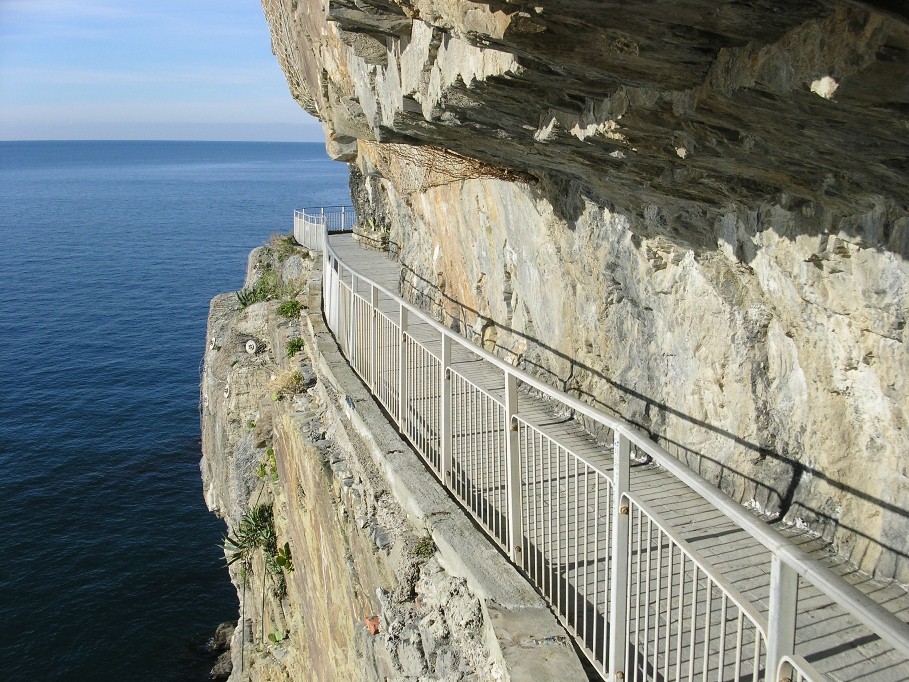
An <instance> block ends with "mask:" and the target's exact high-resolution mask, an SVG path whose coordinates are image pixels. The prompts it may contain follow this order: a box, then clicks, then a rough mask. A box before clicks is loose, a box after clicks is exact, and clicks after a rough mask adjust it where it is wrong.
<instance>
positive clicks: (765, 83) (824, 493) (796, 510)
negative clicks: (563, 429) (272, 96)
mask: <svg viewBox="0 0 909 682" xmlns="http://www.w3.org/2000/svg"><path fill="white" fill-rule="evenodd" d="M264 6H265V9H266V15H267V16H268V17H269V20H270V22H271V25H272V32H273V36H274V46H275V51H276V54H277V55H278V59H279V61H280V62H281V64H282V66H283V68H284V70H285V72H286V73H287V75H288V82H289V84H290V87H291V92H292V94H293V95H294V96H295V97H296V98H297V99H298V100H299V101H300V102H301V104H303V106H304V107H306V108H307V109H308V110H310V111H311V112H313V113H315V114H317V115H318V116H319V117H320V118H321V119H322V120H323V122H324V124H325V129H326V137H327V140H328V148H329V151H330V152H331V153H332V154H334V155H335V156H337V157H338V158H340V159H343V160H346V161H349V162H352V163H355V164H356V168H357V172H356V173H355V174H354V183H353V188H354V196H355V201H356V203H357V205H358V209H359V214H360V215H361V216H368V217H370V218H371V219H372V221H373V224H375V225H380V226H382V227H384V228H387V229H388V230H390V234H391V242H392V244H393V247H394V248H395V250H396V251H397V252H398V253H399V256H400V259H401V262H402V264H403V265H404V266H405V277H404V284H403V290H404V293H405V294H407V295H409V296H412V297H414V298H418V299H420V300H422V301H424V302H426V303H427V304H428V305H429V306H430V307H432V308H434V309H435V310H436V311H437V312H438V313H439V314H440V315H441V316H442V317H443V319H445V320H446V321H447V322H449V323H450V324H456V325H458V326H459V327H460V328H461V329H463V330H464V331H465V333H470V334H472V335H475V337H476V338H477V339H478V340H479V341H481V342H483V343H485V344H486V345H487V346H489V347H494V348H497V349H499V350H500V351H501V352H502V353H503V354H506V355H507V356H508V357H512V358H514V359H515V361H517V362H520V363H523V364H524V366H526V367H527V368H528V369H531V370H533V371H536V372H538V373H540V374H541V375H543V376H547V377H548V378H549V380H551V381H552V382H553V383H554V384H555V385H558V386H559V387H561V388H564V389H565V390H568V391H571V392H573V393H575V394H578V395H581V396H583V397H585V399H587V400H589V401H591V402H593V403H595V404H597V405H599V406H600V407H601V408H603V409H605V410H607V411H610V412H614V413H618V414H620V415H621V416H623V417H624V418H626V419H629V420H631V421H633V422H635V423H637V424H639V425H640V426H641V427H643V428H645V429H647V430H649V431H650V432H651V433H653V434H654V435H655V436H658V437H659V438H660V439H661V441H662V442H663V443H664V445H666V446H667V448H668V449H670V450H671V451H672V452H674V453H675V454H677V455H678V456H679V457H681V458H683V459H685V460H686V461H687V462H688V463H689V464H690V465H691V466H692V467H694V468H696V469H697V470H699V471H700V472H701V473H702V474H703V475H705V476H706V477H708V478H709V479H711V480H713V481H714V482H717V483H719V484H720V485H721V486H722V487H723V488H724V489H725V490H727V491H728V492H730V493H731V494H733V495H735V496H736V497H737V498H738V499H740V500H741V501H742V502H743V503H746V504H750V505H751V506H753V507H755V508H757V509H760V510H762V511H765V512H768V513H770V514H771V515H780V516H783V517H784V518H785V519H786V520H787V521H789V522H791V523H805V524H808V525H810V526H811V527H812V528H813V529H815V530H817V531H818V532H821V533H823V534H825V535H826V536H827V537H828V538H830V539H832V540H834V542H835V544H836V547H837V548H838V549H839V550H840V551H841V552H843V553H844V554H846V555H847V556H849V557H851V558H852V559H853V560H855V561H857V562H858V563H859V564H860V565H861V566H862V567H863V568H865V569H868V570H870V571H875V572H877V573H878V574H879V575H882V576H885V577H894V576H895V577H897V578H898V579H899V580H901V581H902V582H904V583H905V582H909V559H907V556H906V554H907V551H906V548H905V537H907V534H909V513H907V509H909V474H907V455H906V453H907V452H909V447H907V446H909V438H907V436H906V421H907V414H909V403H907V395H909V390H907V387H906V376H907V375H909V353H907V346H906V342H907V336H906V329H905V323H906V317H907V310H909V266H907V258H909V212H907V207H909V190H907V186H909V183H907V170H909V162H907V159H909V115H907V112H909V19H907V13H906V11H905V10H904V9H901V6H898V5H897V4H896V3H863V4H857V3H846V2H823V3H822V2H806V3H781V2H768V3H751V4H743V3H739V4H723V5H720V6H718V5H717V3H712V2H696V1H695V2H682V3H649V2H648V3H644V2H631V3H629V2H621V3H619V2H607V3H604V2H595V3H594V2H547V3H539V4H537V5H534V4H524V3H519V2H508V3H504V2H502V3H481V2H467V1H466V0H465V1H459V0H449V1H448V2H428V1H426V2H421V1H418V2H383V3H378V2H377V3H374V4H369V3H362V2H361V3H356V4H354V3H352V2H350V3H344V2H329V3H327V4H326V3H315V2H290V1H289V0H288V1H287V2H281V1H279V0H266V1H265V2H264ZM446 150H450V151H452V152H454V154H448V153H447V151H446Z"/></svg>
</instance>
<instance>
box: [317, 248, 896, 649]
mask: <svg viewBox="0 0 909 682" xmlns="http://www.w3.org/2000/svg"><path fill="white" fill-rule="evenodd" d="M323 239H324V242H323V244H324V247H323V248H324V251H325V258H326V261H329V260H332V259H333V260H334V261H335V262H337V263H338V264H341V265H343V267H344V269H345V270H346V271H347V272H348V273H349V274H350V275H351V276H352V277H354V278H356V279H357V280H360V281H362V282H365V283H368V284H369V285H370V286H371V287H372V288H373V290H374V292H381V293H383V294H384V295H386V296H387V297H389V298H390V299H391V300H393V301H394V302H396V303H397V304H398V305H399V306H400V307H401V309H402V311H403V310H406V311H407V312H408V314H409V315H412V316H414V317H416V318H418V319H419V320H420V321H421V322H423V323H425V324H427V325H429V326H430V327H431V328H432V329H433V330H435V331H436V332H438V333H439V334H440V335H441V338H443V339H446V340H447V341H448V342H454V343H457V344H459V345H460V346H462V347H464V348H466V349H467V350H469V351H470V352H471V353H473V354H475V355H476V356H478V357H480V358H482V359H483V360H485V361H486V362H488V363H490V364H491V365H493V366H494V367H496V368H498V369H499V370H501V371H502V372H504V374H505V376H506V379H507V378H508V377H511V378H513V379H514V380H520V381H521V382H523V383H524V384H526V385H528V386H530V387H532V388H533V389H535V390H537V391H539V392H540V393H542V394H544V395H547V396H549V397H551V398H553V399H555V400H557V401H559V402H560V403H561V404H563V405H564V406H566V407H568V408H570V409H571V410H573V411H574V412H576V413H579V414H583V415H585V416H587V417H589V418H591V419H593V420H595V421H596V422H599V423H600V424H603V425H604V426H607V427H608V428H610V429H612V430H613V431H614V433H615V434H616V437H617V439H618V437H619V436H621V437H623V438H625V439H627V441H629V442H630V443H632V444H634V445H636V446H637V447H638V448H640V449H641V450H642V451H643V452H645V453H646V454H647V455H649V456H650V457H651V458H652V459H653V461H654V462H656V463H657V464H658V465H660V466H661V467H663V468H664V469H666V470H667V471H668V472H670V473H671V474H672V475H673V476H675V477H676V478H677V479H678V480H679V481H681V482H682V483H684V484H685V485H687V486H688V487H689V488H691V489H692V490H694V491H695V492H696V493H698V494H699V495H701V496H702V497H704V498H706V499H708V500H709V501H710V502H711V503H712V504H713V505H714V506H715V507H716V508H717V509H718V510H719V511H720V512H722V513H723V514H724V515H725V516H726V517H727V518H729V519H730V520H731V521H733V522H734V523H735V524H736V525H738V526H739V527H740V528H742V529H743V530H745V531H746V532H747V533H748V534H749V535H751V536H752V537H753V538H754V539H755V540H757V541H758V542H759V543H761V544H762V545H763V546H764V547H765V548H766V549H767V550H769V551H770V552H771V554H772V555H773V556H774V557H775V558H776V559H777V560H779V562H780V564H781V567H782V569H783V570H786V569H791V570H792V571H794V572H795V573H797V574H798V575H800V576H803V577H804V578H806V579H807V580H808V581H810V582H811V583H813V584H814V585H815V586H816V587H818V588H819V589H821V590H822V591H823V592H825V593H826V594H828V595H829V596H831V597H832V598H834V599H835V600H836V601H837V602H838V603H840V604H841V605H843V606H844V607H845V608H846V609H848V610H849V611H850V612H851V613H852V614H853V615H854V616H855V617H856V618H857V619H858V620H859V621H861V622H862V623H863V624H864V625H865V626H867V627H868V628H870V629H871V630H872V631H874V632H875V633H876V634H877V635H878V636H880V637H881V638H882V639H884V640H886V641H887V642H888V643H889V644H890V645H891V646H893V647H894V648H895V649H896V650H897V651H898V652H900V653H901V654H903V655H905V656H907V657H909V626H907V625H906V624H905V623H903V622H902V621H901V620H900V619H898V618H897V617H896V616H894V615H893V614H892V613H890V612H889V611H887V610H886V609H884V608H882V607H881V606H880V605H878V604H877V603H875V602H874V601H873V600H871V599H870V598H869V597H867V596H866V595H865V594H863V593H862V592H860V591H859V590H858V589H856V588H855V587H853V586H852V585H850V584H848V583H847V582H845V581H844V580H842V579H841V578H840V577H839V576H837V575H836V574H835V573H834V572H833V571H831V570H830V569H828V568H826V567H825V566H823V565H822V564H820V563H819V562H818V561H817V560H815V559H813V558H812V557H810V556H809V555H808V554H807V553H806V552H805V551H804V550H802V549H801V548H799V547H798V546H796V545H795V544H793V543H792V542H791V541H790V540H789V539H788V538H786V537H785V536H784V535H782V534H781V533H780V532H778V531H777V530H775V529H774V528H771V527H769V526H767V525H766V524H765V523H763V522H761V521H760V520H759V519H757V518H756V517H755V516H753V515H752V514H751V513H750V512H748V511H746V510H745V509H743V508H742V507H741V505H739V503H738V502H736V501H735V500H734V499H733V498H731V497H730V496H729V495H727V494H726V493H724V492H723V491H722V490H720V489H719V488H717V487H716V486H714V485H713V484H711V483H709V482H708V481H707V480H705V479H704V478H703V477H701V476H700V475H699V474H698V473H696V472H694V471H692V470H691V469H689V468H688V467H687V466H685V465H684V464H683V463H682V462H680V461H679V460H678V459H676V458H675V457H673V456H672V455H671V454H670V453H669V452H667V451H666V450H665V449H664V448H662V447H661V446H660V445H658V444H657V443H655V442H654V441H652V440H651V439H650V438H649V437H648V436H646V435H645V434H643V433H642V432H640V431H639V430H638V429H636V428H635V427H633V426H632V425H630V424H628V423H626V422H624V421H622V420H619V419H616V418H615V417H611V416H610V415H608V414H605V413H604V412H601V411H600V410H598V409H596V408H595V407H592V406H590V405H588V404H586V403H583V402H581V401H580V400H578V399H577V398H575V397H573V396H571V395H568V394H566V393H563V392H561V391H559V390H558V389H555V388H553V387H551V386H549V385H548V384H546V383H544V382H543V381H542V380H540V379H538V378H537V377H534V376H533V375H531V374H529V373H527V372H526V371H524V370H521V369H519V368H517V367H514V366H513V365H511V364H509V363H508V362H506V361H505V360H502V359H501V358H499V357H498V356H496V355H494V354H493V353H491V352H489V351H487V350H486V349H484V348H482V347H479V346H477V345H475V344H473V343H471V342H470V341H467V340H466V339H464V338H463V337H462V336H460V335H459V334H457V333H456V332H453V331H452V330H450V329H448V328H447V327H445V326H444V325H442V324H440V323H439V322H438V321H436V320H435V319H433V318H432V317H430V316H429V315H428V314H426V313H424V312H423V311H422V310H420V309H418V308H416V307H414V306H412V305H411V304H409V303H408V302H406V301H405V300H404V299H403V298H401V296H399V295H398V294H397V293H396V292H394V291H391V290H389V289H387V288H385V287H383V286H382V285H381V284H379V283H377V282H374V281H372V280H371V279H370V278H369V277H367V276H365V275H364V274H362V273H361V272H359V271H358V270H356V269H355V268H352V267H350V266H349V265H348V264H346V263H344V261H343V260H342V259H341V258H340V257H339V256H338V254H337V253H336V252H335V250H334V249H333V248H332V247H331V244H330V242H329V240H328V235H327V234H324V235H323ZM330 270H331V266H330V265H329V264H328V262H326V265H325V267H324V272H323V276H325V277H327V276H328V273H329V272H330ZM323 284H325V283H323ZM374 295H375V294H374ZM792 608H794V605H793V606H792ZM772 612H773V609H771V623H770V626H769V630H770V634H771V635H772V633H773V630H774V629H775V624H774V622H773V613H772ZM792 627H794V624H793V626H792ZM783 654H784V655H785V652H783Z"/></svg>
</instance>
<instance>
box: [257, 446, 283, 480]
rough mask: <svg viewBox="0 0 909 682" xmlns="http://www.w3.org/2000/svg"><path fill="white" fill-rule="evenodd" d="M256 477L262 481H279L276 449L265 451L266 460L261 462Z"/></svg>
mask: <svg viewBox="0 0 909 682" xmlns="http://www.w3.org/2000/svg"><path fill="white" fill-rule="evenodd" d="M256 476H258V477H259V478H261V479H265V478H266V477H268V478H269V479H270V480H272V481H274V482H277V481H278V462H277V460H276V459H275V449H274V448H268V450H266V451H265V459H263V460H262V461H261V462H259V468H258V469H256Z"/></svg>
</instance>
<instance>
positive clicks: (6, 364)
mask: <svg viewBox="0 0 909 682" xmlns="http://www.w3.org/2000/svg"><path fill="white" fill-rule="evenodd" d="M347 183H348V173H347V167H346V165H344V164H342V163H338V162H335V161H331V160H330V159H329V158H328V157H327V156H326V155H325V151H324V146H323V145H321V144H294V143H258V142H256V143H241V142H224V143H221V142H3V143H0V678H2V679H3V680H6V681H11V680H15V681H18V680H23V681H25V680H27V681H29V682H33V681H42V682H46V681H48V680H79V681H82V680H87V681H88V680H90V681H99V682H100V681H104V680H111V681H114V680H116V681H118V682H120V681H123V680H155V681H166V680H179V681H181V682H191V681H193V680H200V681H201V680H206V679H208V672H209V670H210V668H211V665H212V661H211V660H210V659H209V658H207V657H206V656H205V655H204V653H203V645H204V643H205V642H206V640H207V639H208V638H209V637H210V636H211V635H212V633H213V632H214V629H215V627H216V626H217V625H218V624H219V623H220V622H223V621H226V620H231V619H233V620H235V619H236V618H237V616H238V613H237V610H238V605H237V597H236V592H235V591H234V589H233V586H232V585H231V584H230V582H229V580H228V575H227V570H226V569H225V568H224V559H223V553H222V551H221V549H220V544H221V541H222V534H223V533H224V531H225V527H224V524H223V523H222V522H221V521H220V520H218V519H217V518H215V517H214V516H213V515H211V514H210V513H209V512H208V511H207V510H206V508H205V504H204V501H203V499H202V486H201V480H200V474H199V458H200V457H201V450H200V430H199V409H198V401H199V370H200V361H201V358H202V354H203V349H204V345H205V325H206V317H207V314H208V304H209V300H210V299H211V298H212V297H213V296H214V295H216V294H218V293H220V292H223V291H231V290H235V289H238V288H240V287H241V286H242V282H243V275H244V272H245V268H246V256H247V253H248V252H249V251H250V249H252V248H253V247H255V246H257V245H260V244H262V243H263V242H265V241H266V240H267V239H268V237H269V235H271V234H274V233H289V232H290V230H291V227H292V222H293V210H294V208H300V207H304V206H320V205H337V204H345V203H348V201H349V190H348V184H347Z"/></svg>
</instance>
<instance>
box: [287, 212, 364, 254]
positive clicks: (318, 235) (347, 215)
mask: <svg viewBox="0 0 909 682" xmlns="http://www.w3.org/2000/svg"><path fill="white" fill-rule="evenodd" d="M356 224H357V214H356V212H354V210H353V207H352V206H321V207H319V208H300V209H297V210H296V211H294V239H296V240H297V243H298V244H300V245H301V246H305V247H306V248H307V249H309V250H311V251H321V250H322V241H323V239H324V233H325V231H326V230H327V231H328V232H329V233H330V234H337V233H339V232H349V231H351V230H353V228H354V225H356Z"/></svg>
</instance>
